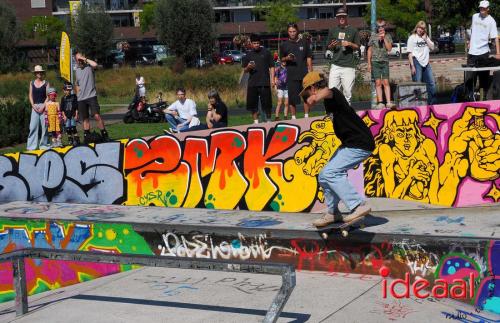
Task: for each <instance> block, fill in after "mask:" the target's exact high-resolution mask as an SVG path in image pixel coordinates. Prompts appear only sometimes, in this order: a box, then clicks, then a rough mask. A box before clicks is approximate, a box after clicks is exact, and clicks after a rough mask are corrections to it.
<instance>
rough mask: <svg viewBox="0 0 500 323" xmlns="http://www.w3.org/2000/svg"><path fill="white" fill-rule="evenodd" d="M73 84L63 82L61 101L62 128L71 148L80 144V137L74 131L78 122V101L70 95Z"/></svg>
mask: <svg viewBox="0 0 500 323" xmlns="http://www.w3.org/2000/svg"><path fill="white" fill-rule="evenodd" d="M72 90H73V84H71V83H70V82H64V86H63V91H64V97H63V98H62V99H61V110H62V115H63V121H64V127H65V128H66V133H67V134H68V142H69V144H70V145H71V146H78V145H79V144H80V137H79V136H78V132H77V131H76V121H77V120H78V101H77V99H76V95H75V94H72V93H71V91H72Z"/></svg>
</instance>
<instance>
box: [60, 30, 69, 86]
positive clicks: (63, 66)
mask: <svg viewBox="0 0 500 323" xmlns="http://www.w3.org/2000/svg"><path fill="white" fill-rule="evenodd" d="M59 71H60V73H61V77H62V78H63V79H65V80H66V81H71V47H70V44H69V37H68V34H66V33H65V32H63V33H62V35H61V48H60V50H59Z"/></svg>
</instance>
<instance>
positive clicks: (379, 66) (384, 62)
mask: <svg viewBox="0 0 500 323" xmlns="http://www.w3.org/2000/svg"><path fill="white" fill-rule="evenodd" d="M377 31H378V33H377V34H375V33H373V34H372V35H371V37H370V40H369V41H368V72H371V75H372V79H374V80H375V88H376V91H377V109H383V108H385V107H386V105H385V104H384V102H383V101H384V93H385V98H386V101H387V107H388V108H389V109H394V108H395V107H396V105H395V104H394V103H392V102H391V85H390V84H389V55H388V52H390V51H391V49H392V38H391V35H389V34H386V33H385V20H384V19H378V20H377ZM382 87H383V88H384V91H383V92H382Z"/></svg>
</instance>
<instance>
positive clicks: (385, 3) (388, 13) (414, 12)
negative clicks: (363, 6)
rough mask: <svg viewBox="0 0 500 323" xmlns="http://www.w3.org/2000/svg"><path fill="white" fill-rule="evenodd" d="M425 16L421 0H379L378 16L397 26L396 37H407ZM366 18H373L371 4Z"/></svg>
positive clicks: (368, 19) (367, 19)
mask: <svg viewBox="0 0 500 323" xmlns="http://www.w3.org/2000/svg"><path fill="white" fill-rule="evenodd" d="M425 17H426V14H425V11H424V2H423V1H421V0H377V18H384V19H385V20H386V21H387V22H389V23H390V24H391V25H393V26H394V27H395V34H396V39H399V40H401V39H407V38H408V35H409V34H410V32H411V31H412V30H413V28H415V25H416V24H417V22H419V21H420V20H425ZM365 19H366V21H367V22H370V20H371V16H370V6H369V7H368V10H367V15H366V16H365Z"/></svg>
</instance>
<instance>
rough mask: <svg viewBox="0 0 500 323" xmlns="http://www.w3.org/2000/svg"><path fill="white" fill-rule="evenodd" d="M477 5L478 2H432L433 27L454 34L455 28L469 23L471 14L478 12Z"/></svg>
mask: <svg viewBox="0 0 500 323" xmlns="http://www.w3.org/2000/svg"><path fill="white" fill-rule="evenodd" d="M478 3H479V1H477V2H476V1H447V0H432V15H433V22H434V25H435V26H438V25H439V26H440V27H441V28H442V29H445V30H449V31H450V32H451V33H454V32H455V30H456V29H457V27H460V26H466V25H467V24H469V23H470V22H471V20H472V14H474V12H478V11H479V8H478ZM492 7H493V6H492Z"/></svg>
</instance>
